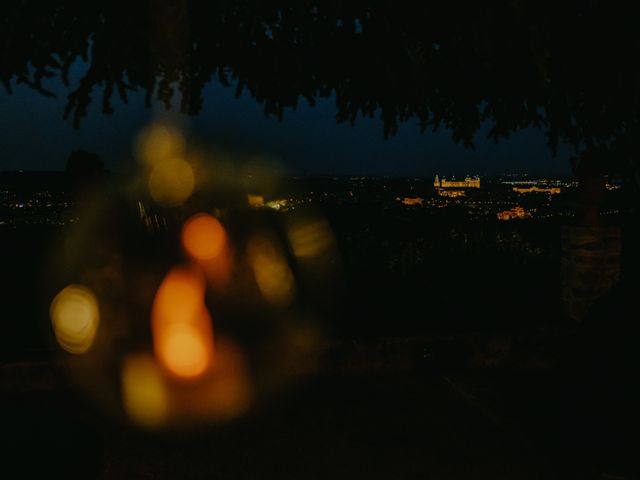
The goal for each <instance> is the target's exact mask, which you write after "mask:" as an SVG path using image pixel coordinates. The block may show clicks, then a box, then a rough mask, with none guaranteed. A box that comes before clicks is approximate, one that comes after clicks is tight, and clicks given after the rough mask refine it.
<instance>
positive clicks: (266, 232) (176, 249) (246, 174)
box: [49, 124, 339, 429]
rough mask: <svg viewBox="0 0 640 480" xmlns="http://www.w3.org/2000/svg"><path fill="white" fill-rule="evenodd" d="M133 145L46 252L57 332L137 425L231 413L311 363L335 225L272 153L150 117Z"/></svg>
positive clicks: (66, 353) (107, 405) (103, 399)
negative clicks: (125, 172)
mask: <svg viewBox="0 0 640 480" xmlns="http://www.w3.org/2000/svg"><path fill="white" fill-rule="evenodd" d="M136 155H137V157H138V159H139V161H140V167H139V171H138V173H137V174H136V175H134V176H133V177H127V178H124V177H123V178H114V179H112V180H113V181H112V182H111V183H110V185H109V186H107V187H105V188H103V189H100V190H95V191H93V192H91V195H83V198H84V201H83V204H82V205H79V212H78V216H79V220H78V222H77V223H76V224H74V225H73V226H72V227H71V228H69V229H68V230H67V231H66V233H65V235H64V236H63V237H62V238H61V239H60V241H59V244H58V245H57V246H56V247H55V249H54V250H53V255H52V262H51V263H52V265H51V269H50V272H51V279H52V287H51V292H52V296H51V298H50V299H49V300H50V301H51V306H50V321H51V323H50V325H51V329H50V330H51V334H52V335H51V338H52V344H53V345H54V348H55V349H56V351H57V352H58V353H59V355H60V363H61V364H62V365H63V366H64V368H65V370H66V372H67V373H68V375H69V378H70V380H71V381H72V383H73V384H74V385H75V386H76V387H77V388H79V389H80V390H81V391H82V392H84V393H85V394H86V395H87V396H88V397H90V398H91V399H92V400H93V401H95V402H96V403H97V404H98V405H100V406H101V407H102V408H103V409H104V410H106V411H107V412H109V413H110V414H112V415H114V416H116V417H118V418H122V419H125V420H126V421H128V422H131V423H133V424H135V425H137V426H139V427H143V428H152V429H164V428H169V429H170V428H175V427H178V428H181V427H192V426H196V425H206V424H209V423H211V422H217V421H223V420H228V419H232V418H235V417H237V416H238V415H241V414H242V413H244V412H246V411H247V410H248V409H249V408H250V407H251V406H252V405H253V404H255V403H256V402H259V401H261V399H263V398H265V397H267V396H269V395H271V394H272V393H273V392H277V391H278V389H279V388H280V387H281V386H282V385H283V384H286V382H287V381H289V380H291V379H292V378H295V377H296V376H298V375H300V374H303V373H305V372H309V371H313V369H314V366H315V358H316V357H315V353H316V352H317V349H318V347H319V345H320V342H321V338H322V328H321V326H322V323H323V318H325V317H326V316H327V315H331V312H332V309H333V305H334V302H333V300H334V298H335V294H336V289H337V285H338V284H339V261H338V255H337V251H336V246H335V244H334V239H333V235H332V233H331V229H330V228H329V224H328V223H327V221H326V220H325V219H324V218H323V216H322V215H321V214H320V213H319V212H318V211H317V210H314V209H313V208H311V207H310V199H309V198H307V197H308V195H306V192H304V191H301V190H300V187H299V185H297V184H293V183H291V182H290V181H289V180H287V179H285V178H284V177H283V175H282V171H281V169H280V168H279V167H278V166H277V165H276V164H274V163H273V162H270V161H268V160H264V159H257V160H255V159H254V160H253V161H245V160H240V161H238V159H234V158H233V157H232V156H230V155H228V154H226V153H223V152H220V151H207V152H205V151H204V150H202V149H194V148H189V147H188V146H187V142H186V141H185V139H184V138H183V137H182V135H180V133H179V132H178V131H177V130H175V129H172V128H171V127H168V126H166V125H160V124H157V125H153V126H151V127H150V128H148V129H147V130H146V131H145V132H143V133H142V134H141V135H140V137H139V139H138V143H137V146H136Z"/></svg>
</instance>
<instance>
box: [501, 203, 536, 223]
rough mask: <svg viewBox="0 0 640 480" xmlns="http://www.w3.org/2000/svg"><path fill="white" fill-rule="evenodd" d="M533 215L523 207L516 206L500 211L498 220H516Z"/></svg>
mask: <svg viewBox="0 0 640 480" xmlns="http://www.w3.org/2000/svg"><path fill="white" fill-rule="evenodd" d="M530 216H531V215H530V214H529V213H528V212H527V211H526V210H525V209H524V208H522V207H520V206H518V207H514V208H512V209H511V210H505V211H503V212H498V220H514V219H523V218H528V217H530Z"/></svg>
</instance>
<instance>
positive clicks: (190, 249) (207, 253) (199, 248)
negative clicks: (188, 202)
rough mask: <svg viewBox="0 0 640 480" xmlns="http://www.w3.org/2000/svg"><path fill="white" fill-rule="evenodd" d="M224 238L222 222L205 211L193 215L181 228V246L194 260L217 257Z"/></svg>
mask: <svg viewBox="0 0 640 480" xmlns="http://www.w3.org/2000/svg"><path fill="white" fill-rule="evenodd" d="M226 240H227V239H226V233H225V231H224V227H223V226H222V224H221V223H220V222H219V221H218V219H216V218H215V217H212V216H211V215H208V214H206V213H200V214H197V215H194V216H193V217H191V218H190V219H189V220H187V222H186V223H185V224H184V227H183V228H182V246H183V247H184V249H185V250H186V252H187V253H188V254H189V255H191V256H192V257H193V258H195V259H196V260H200V261H206V260H211V259H213V258H215V257H217V256H218V255H220V253H222V251H223V249H224V247H225V244H226Z"/></svg>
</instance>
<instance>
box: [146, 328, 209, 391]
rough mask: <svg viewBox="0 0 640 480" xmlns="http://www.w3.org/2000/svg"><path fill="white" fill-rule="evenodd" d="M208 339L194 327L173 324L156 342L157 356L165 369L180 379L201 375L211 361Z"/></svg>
mask: <svg viewBox="0 0 640 480" xmlns="http://www.w3.org/2000/svg"><path fill="white" fill-rule="evenodd" d="M209 341H210V339H208V338H207V336H206V333H205V332H202V331H201V330H200V329H198V328H197V327H196V326H195V325H190V324H188V323H174V324H172V325H170V326H169V327H167V328H166V330H165V331H164V332H163V333H162V335H161V339H160V341H159V342H158V344H159V347H158V354H159V356H160V358H162V361H163V363H164V364H165V366H166V367H167V369H168V370H169V371H170V372H171V373H173V374H174V375H176V376H178V377H181V378H187V379H188V378H194V377H198V376H200V375H202V374H203V373H204V372H205V371H206V370H207V368H208V367H209V366H210V364H211V361H212V358H211V357H212V355H211V348H209V345H208V344H209Z"/></svg>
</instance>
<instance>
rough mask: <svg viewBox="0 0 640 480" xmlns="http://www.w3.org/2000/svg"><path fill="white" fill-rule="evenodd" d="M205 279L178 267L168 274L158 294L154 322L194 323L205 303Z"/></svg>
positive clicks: (153, 316)
mask: <svg viewBox="0 0 640 480" xmlns="http://www.w3.org/2000/svg"><path fill="white" fill-rule="evenodd" d="M204 292H205V286H204V279H203V277H202V275H200V274H199V273H198V272H197V271H195V270H193V269H190V268H185V267H176V268H173V269H171V270H170V271H169V273H167V275H166V276H165V278H164V280H163V281H162V283H161V284H160V287H159V288H158V291H157V293H156V296H155V299H154V302H153V310H152V322H153V323H154V324H157V323H162V324H165V323H174V322H187V323H189V322H192V321H193V319H194V318H195V317H196V316H197V315H198V314H199V313H200V312H201V309H202V308H203V307H202V305H203V302H204Z"/></svg>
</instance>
